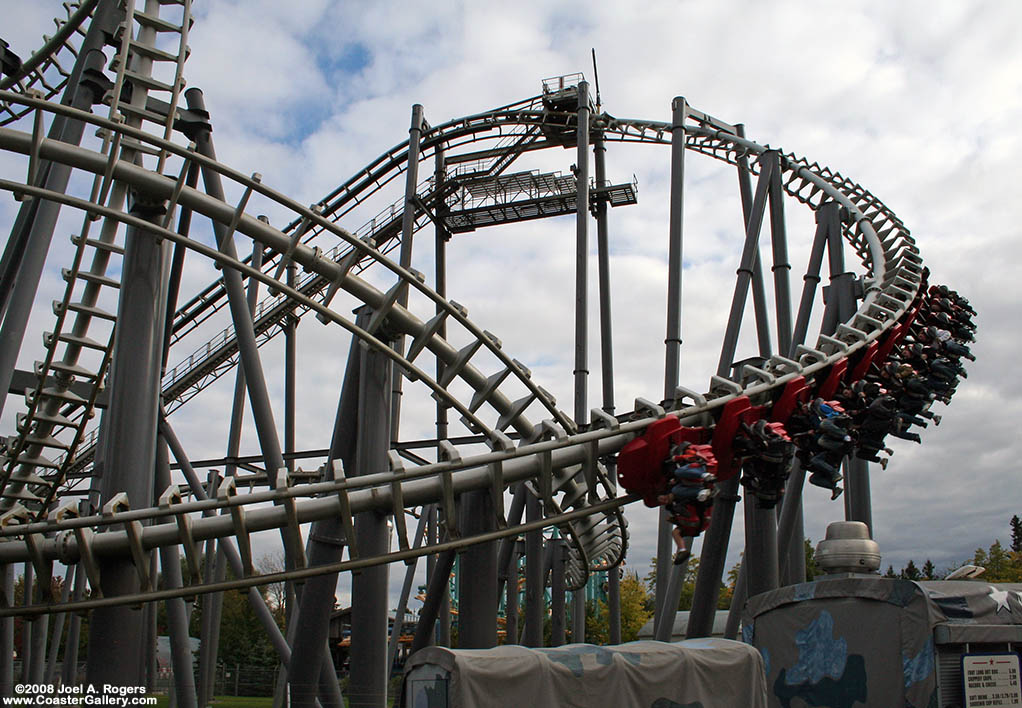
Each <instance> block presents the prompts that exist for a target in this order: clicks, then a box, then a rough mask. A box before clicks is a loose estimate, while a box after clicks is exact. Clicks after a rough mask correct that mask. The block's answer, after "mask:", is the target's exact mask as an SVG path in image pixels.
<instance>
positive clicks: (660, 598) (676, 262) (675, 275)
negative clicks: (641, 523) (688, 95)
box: [654, 96, 688, 617]
mask: <svg viewBox="0 0 1022 708" xmlns="http://www.w3.org/2000/svg"><path fill="white" fill-rule="evenodd" d="M687 116H688V103H687V102H686V101H685V98H684V97H683V96H676V97H675V98H674V100H673V101H672V102H671V196H670V205H671V208H670V209H671V210H670V220H671V221H670V226H669V232H668V253H667V335H666V337H665V338H664V345H665V356H664V360H665V364H664V400H666V401H670V400H673V399H674V396H675V395H676V393H677V390H678V383H679V378H680V375H681V309H682V308H681V305H682V303H681V299H682V275H683V271H682V265H683V253H684V248H683V246H684V239H683V236H684V222H685V120H686V118H687ZM671 526H672V525H671V522H670V521H669V520H668V517H667V512H666V511H664V510H663V509H661V510H660V520H659V525H658V527H657V563H656V571H657V573H656V575H657V583H656V588H655V590H654V616H655V617H659V616H660V615H661V611H662V610H663V606H664V595H665V593H666V591H667V579H668V576H669V574H670V573H671V572H672V569H673V566H672V564H671V556H672V555H673V551H672V548H673V543H672V541H671Z"/></svg>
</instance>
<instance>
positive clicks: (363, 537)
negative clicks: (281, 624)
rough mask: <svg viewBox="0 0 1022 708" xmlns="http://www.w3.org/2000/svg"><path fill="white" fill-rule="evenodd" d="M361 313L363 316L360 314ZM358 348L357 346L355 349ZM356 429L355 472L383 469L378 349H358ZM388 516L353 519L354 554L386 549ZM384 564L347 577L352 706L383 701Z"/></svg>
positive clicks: (387, 392) (385, 396)
mask: <svg viewBox="0 0 1022 708" xmlns="http://www.w3.org/2000/svg"><path fill="white" fill-rule="evenodd" d="M360 316H368V314H367V313H366V312H360ZM360 349H361V348H360ZM360 357H361V360H360V363H359V387H358V411H359V414H358V415H359V417H358V431H357V442H356V445H355V466H354V471H355V473H356V474H358V475H363V474H371V473H373V472H379V471H381V470H386V469H388V467H389V465H388V461H387V450H388V449H389V447H390V431H391V421H390V403H391V398H390V396H391V393H392V389H391V381H390V378H391V373H392V371H393V365H392V364H391V361H390V359H389V358H388V357H387V356H385V355H384V354H383V353H381V352H378V351H375V350H374V349H371V348H365V349H362V350H361V351H360ZM387 518H388V517H387V515H386V514H381V513H378V512H375V511H366V512H362V513H360V514H358V515H357V516H356V518H355V544H356V548H357V550H358V555H359V556H362V557H371V556H377V555H381V554H384V553H386V552H387V551H388V550H389V548H390V531H389V528H388V524H387ZM388 577H389V568H388V567H387V566H386V565H380V566H376V567H372V568H365V569H363V570H362V572H360V573H357V574H355V575H354V577H353V578H352V581H351V616H352V620H351V663H350V676H351V678H350V683H349V684H348V699H349V702H350V705H351V706H352V708H383V707H384V706H385V705H386V702H387V673H388V671H387V606H388V601H387V597H388V595H387V579H388Z"/></svg>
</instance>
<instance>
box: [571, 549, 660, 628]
mask: <svg viewBox="0 0 1022 708" xmlns="http://www.w3.org/2000/svg"><path fill="white" fill-rule="evenodd" d="M655 565H656V564H655V563H654V567H655ZM618 590H619V595H620V598H621V641H622V642H631V641H634V640H635V639H637V638H638V637H639V630H640V629H642V625H644V624H646V622H648V621H649V618H650V617H652V616H653V609H652V601H651V598H650V596H649V592H648V591H647V590H646V585H645V584H644V583H643V582H642V580H640V579H639V574H638V573H637V572H636V571H629V572H627V573H625V574H624V576H622V578H621V582H620V583H619V584H618ZM587 609H588V608H587ZM591 627H592V630H591V629H590V628H591ZM609 627H610V609H609V608H608V607H607V605H606V603H604V602H603V601H602V600H598V601H597V603H596V607H595V611H594V621H593V624H592V625H590V623H589V616H588V613H587V616H586V640H587V641H590V642H592V643H594V644H606V643H607V642H609V641H610V630H609Z"/></svg>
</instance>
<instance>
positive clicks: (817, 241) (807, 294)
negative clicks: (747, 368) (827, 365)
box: [788, 201, 841, 357]
mask: <svg viewBox="0 0 1022 708" xmlns="http://www.w3.org/2000/svg"><path fill="white" fill-rule="evenodd" d="M840 211H841V207H840V205H839V204H838V203H837V202H833V201H827V202H824V203H823V204H821V205H820V207H819V208H818V209H817V210H816V235H815V236H814V237H813V247H812V250H811V251H810V254H809V264H808V265H807V266H806V274H805V275H804V276H803V277H802V280H803V284H802V299H801V300H800V301H799V305H798V315H797V316H796V317H795V328H794V331H793V332H792V335H791V347H790V349H789V350H788V356H789V357H794V356H795V348H796V347H797V346H798V345H799V344H802V343H803V342H805V339H806V333H807V332H808V331H809V316H810V315H811V313H812V310H813V301H814V299H815V298H816V287H817V285H818V284H819V282H820V267H821V266H822V265H823V253H824V250H825V249H826V247H827V234H828V233H829V232H830V231H831V230H832V229H833V228H840V226H835V225H836V224H838V219H839V213H840Z"/></svg>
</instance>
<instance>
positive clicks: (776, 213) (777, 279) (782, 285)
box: [765, 150, 791, 352]
mask: <svg viewBox="0 0 1022 708" xmlns="http://www.w3.org/2000/svg"><path fill="white" fill-rule="evenodd" d="M765 155H768V156H769V159H770V160H771V161H772V162H773V173H772V175H771V179H770V239H771V244H772V246H773V258H774V265H773V268H772V270H773V272H774V308H775V310H776V312H777V351H779V352H786V351H788V350H789V349H790V348H791V285H790V281H789V273H790V271H791V264H790V263H789V262H788V235H787V231H786V227H785V223H784V189H783V186H782V184H781V154H780V153H779V152H777V151H776V150H768V151H767V152H766V153H765Z"/></svg>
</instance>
